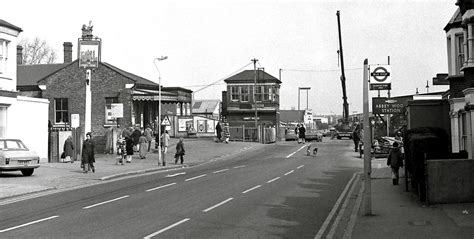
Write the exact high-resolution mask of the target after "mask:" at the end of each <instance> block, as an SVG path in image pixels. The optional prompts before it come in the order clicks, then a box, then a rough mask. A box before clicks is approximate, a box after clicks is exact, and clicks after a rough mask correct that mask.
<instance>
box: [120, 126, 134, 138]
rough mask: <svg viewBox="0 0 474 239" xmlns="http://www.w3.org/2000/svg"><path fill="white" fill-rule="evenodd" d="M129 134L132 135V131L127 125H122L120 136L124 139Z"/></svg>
mask: <svg viewBox="0 0 474 239" xmlns="http://www.w3.org/2000/svg"><path fill="white" fill-rule="evenodd" d="M130 136H132V132H130V129H129V128H128V127H126V126H124V127H123V130H122V138H124V139H126V138H128V137H130Z"/></svg>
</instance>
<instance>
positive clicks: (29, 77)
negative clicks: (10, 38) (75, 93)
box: [17, 60, 158, 86]
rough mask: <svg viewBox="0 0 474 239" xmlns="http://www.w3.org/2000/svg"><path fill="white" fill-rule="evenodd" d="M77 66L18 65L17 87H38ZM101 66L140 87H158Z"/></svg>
mask: <svg viewBox="0 0 474 239" xmlns="http://www.w3.org/2000/svg"><path fill="white" fill-rule="evenodd" d="M71 64H77V60H75V61H73V62H71V63H62V64H37V65H18V66H17V85H18V86H31V85H37V84H38V81H40V80H43V79H44V78H46V77H48V76H50V75H52V74H54V73H56V72H57V71H59V70H61V69H63V68H65V67H66V66H68V65H71ZM100 64H101V65H103V66H105V67H108V68H110V69H112V70H113V71H115V72H117V73H118V74H120V75H123V76H124V77H126V78H129V79H131V80H132V81H134V82H136V83H137V84H139V85H148V86H158V84H156V83H154V82H153V81H150V80H147V79H145V78H143V77H140V76H137V75H134V74H132V73H130V72H127V71H124V70H122V69H120V68H118V67H115V66H113V65H111V64H109V63H107V62H101V63H100Z"/></svg>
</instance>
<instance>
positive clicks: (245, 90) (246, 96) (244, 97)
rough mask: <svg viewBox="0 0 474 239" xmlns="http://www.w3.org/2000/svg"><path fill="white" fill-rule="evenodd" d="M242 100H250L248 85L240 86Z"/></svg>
mask: <svg viewBox="0 0 474 239" xmlns="http://www.w3.org/2000/svg"><path fill="white" fill-rule="evenodd" d="M240 101H242V102H248V101H249V87H248V86H241V87H240Z"/></svg>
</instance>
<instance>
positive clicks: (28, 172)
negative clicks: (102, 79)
mask: <svg viewBox="0 0 474 239" xmlns="http://www.w3.org/2000/svg"><path fill="white" fill-rule="evenodd" d="M33 171H35V169H33V168H28V169H22V170H21V173H22V174H23V176H31V175H33Z"/></svg>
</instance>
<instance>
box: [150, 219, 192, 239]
mask: <svg viewBox="0 0 474 239" xmlns="http://www.w3.org/2000/svg"><path fill="white" fill-rule="evenodd" d="M189 219H190V218H185V219H183V220H181V221H179V222H176V223H174V224H172V225H169V226H167V227H165V228H163V229H161V230H159V231H157V232H155V233H152V234H150V235H148V236H146V237H144V238H143V239H149V238H152V237H154V236H156V235H158V234H160V233H163V232H165V231H168V230H169V229H171V228H173V227H176V226H178V225H179V224H182V223H185V222H187V221H189Z"/></svg>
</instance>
